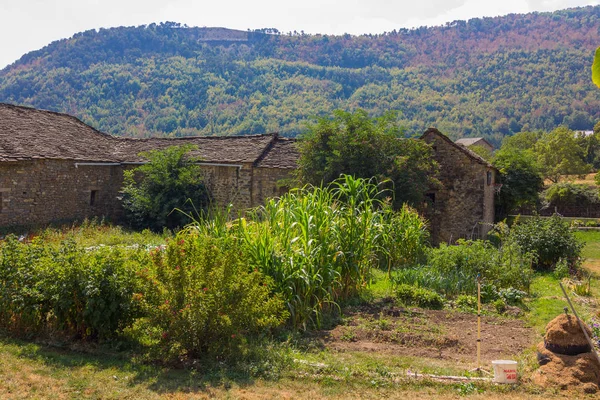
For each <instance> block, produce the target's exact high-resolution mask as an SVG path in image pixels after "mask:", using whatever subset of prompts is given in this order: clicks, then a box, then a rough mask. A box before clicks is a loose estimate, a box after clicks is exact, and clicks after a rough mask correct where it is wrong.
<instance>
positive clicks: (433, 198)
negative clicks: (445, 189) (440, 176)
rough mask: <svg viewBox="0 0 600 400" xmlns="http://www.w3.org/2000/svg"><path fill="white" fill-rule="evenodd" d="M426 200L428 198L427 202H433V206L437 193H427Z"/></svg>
mask: <svg viewBox="0 0 600 400" xmlns="http://www.w3.org/2000/svg"><path fill="white" fill-rule="evenodd" d="M425 200H427V203H429V204H431V205H432V206H433V205H435V193H426V194H425Z"/></svg>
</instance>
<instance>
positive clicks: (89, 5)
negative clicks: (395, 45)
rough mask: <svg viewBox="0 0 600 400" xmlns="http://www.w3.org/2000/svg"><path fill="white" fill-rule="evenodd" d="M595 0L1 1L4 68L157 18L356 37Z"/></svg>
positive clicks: (191, 23)
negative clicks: (91, 34)
mask: <svg viewBox="0 0 600 400" xmlns="http://www.w3.org/2000/svg"><path fill="white" fill-rule="evenodd" d="M597 4H600V0H496V1H491V0H409V1H406V0H343V1H342V0H299V1H298V0H296V1H293V2H291V1H285V0H253V1H250V0H220V1H217V0H210V1H207V0H18V1H14V0H0V38H2V39H0V69H2V68H4V67H5V66H6V65H9V64H12V63H13V62H15V61H16V60H18V59H19V58H20V57H21V56H22V55H23V54H25V53H27V52H29V51H32V50H37V49H40V48H42V47H44V46H46V45H47V44H49V43H51V42H53V41H55V40H59V39H63V38H69V37H71V36H73V35H74V34H75V33H78V32H82V31H86V30H89V29H99V28H110V27H116V26H138V25H144V24H149V23H152V22H155V23H160V22H165V21H173V22H179V23H182V24H187V25H188V26H200V27H202V26H207V27H226V28H232V29H241V30H247V29H258V28H277V29H278V30H280V31H281V32H289V31H298V32H300V31H304V32H306V33H322V34H343V33H350V34H356V35H358V34H363V33H383V32H389V31H392V30H394V29H399V28H413V27H418V26H434V25H442V24H444V23H446V22H451V21H454V20H468V19H469V18H474V17H484V16H485V17H494V16H498V15H506V14H511V13H527V12H531V11H555V10H560V9H564V8H570V7H579V6H585V5H597Z"/></svg>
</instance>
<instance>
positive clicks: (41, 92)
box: [0, 7, 600, 144]
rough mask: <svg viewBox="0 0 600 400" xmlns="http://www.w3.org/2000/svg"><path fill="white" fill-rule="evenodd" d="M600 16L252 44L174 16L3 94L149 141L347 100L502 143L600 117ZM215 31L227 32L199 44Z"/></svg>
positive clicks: (599, 10)
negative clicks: (594, 69) (598, 78)
mask: <svg viewBox="0 0 600 400" xmlns="http://www.w3.org/2000/svg"><path fill="white" fill-rule="evenodd" d="M599 17H600V7H586V8H581V9H578V10H566V11H557V12H554V13H535V14H527V15H515V14H513V15H509V16H504V17H498V18H485V19H478V18H473V19H471V20H469V21H455V22H456V23H452V24H450V25H447V26H439V27H433V28H418V29H412V30H408V29H400V30H399V31H393V32H388V33H385V34H381V35H361V36H352V35H340V36H334V35H300V34H298V35H294V34H292V33H291V32H290V34H289V35H280V34H266V33H265V32H263V31H257V32H249V33H248V40H247V41H241V40H232V39H235V38H239V37H236V33H235V32H234V33H233V34H232V35H229V34H227V33H221V32H219V31H213V32H210V31H208V30H207V29H206V28H186V27H183V26H177V24H172V23H164V24H150V25H147V26H146V25H143V26H138V27H120V28H111V29H101V30H99V31H95V30H90V31H86V32H81V33H77V34H75V35H74V36H73V38H71V39H65V40H60V41H56V42H53V43H51V44H50V45H48V46H47V47H45V48H43V49H41V50H37V51H35V52H31V53H28V54H26V55H24V56H23V57H22V58H21V60H19V61H17V62H16V63H15V64H13V65H11V66H9V67H7V68H6V69H5V70H3V71H1V72H0V99H2V101H8V102H14V103H20V104H27V105H32V106H36V107H39V108H43V109H50V110H55V111H63V112H67V113H71V114H74V115H76V116H78V117H79V118H81V119H82V120H83V121H85V122H86V123H90V124H91V125H93V126H94V127H96V128H98V129H101V130H103V131H107V132H110V133H115V134H122V135H125V134H126V135H136V136H148V135H168V136H185V135H191V134H220V135H223V134H242V133H245V134H250V133H264V132H268V131H273V130H279V131H280V132H281V133H282V134H284V135H286V136H293V135H297V134H299V133H300V132H302V129H303V126H304V123H305V122H306V121H307V120H309V118H311V117H312V116H315V115H316V116H323V115H328V114H330V113H331V112H333V110H335V109H338V108H341V109H355V108H356V107H362V108H364V109H366V110H367V111H368V112H369V113H370V114H371V115H383V114H384V113H385V112H386V110H390V109H393V110H402V112H403V114H402V116H401V120H400V123H401V124H403V125H405V126H406V127H407V130H408V132H409V133H410V134H420V133H422V131H423V128H424V127H427V126H435V127H438V128H439V129H440V130H441V131H443V132H445V133H448V134H450V135H451V136H452V137H458V136H465V135H469V136H485V137H486V138H487V139H489V140H491V141H492V142H494V143H496V144H497V143H500V141H501V140H502V137H504V136H505V135H510V134H512V133H516V132H520V131H521V130H529V129H544V130H551V129H553V128H554V127H555V126H557V125H558V124H561V123H563V122H564V123H568V124H569V127H570V128H571V129H586V126H584V127H583V128H581V127H580V126H581V124H585V123H587V124H588V126H587V129H589V128H590V127H591V126H592V124H593V122H592V121H595V120H596V119H597V116H598V109H599V108H600V93H599V91H594V90H591V88H592V87H593V84H592V83H591V82H590V80H589V74H586V73H583V71H589V64H590V62H589V59H590V55H591V51H592V48H591V47H590V43H594V42H597V40H594V38H595V37H596V36H594V35H596V27H597V24H598V19H599ZM245 34H246V33H244V35H245ZM207 35H208V36H211V37H214V35H223V36H224V37H223V40H221V41H208V42H207V41H204V40H198V38H202V37H206V36H207ZM590 35H592V38H591V39H590ZM457 43H464V44H465V45H464V46H457V45H456V44H457ZM490 43H493V45H490ZM65 99H68V101H67V100H65ZM577 113H579V116H578V115H577ZM575 117H577V118H575ZM582 117H583V118H582ZM586 121H587V122H586Z"/></svg>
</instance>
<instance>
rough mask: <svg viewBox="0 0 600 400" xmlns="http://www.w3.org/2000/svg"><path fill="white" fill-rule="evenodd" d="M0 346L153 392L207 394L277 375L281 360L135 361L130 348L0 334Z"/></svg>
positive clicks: (51, 364)
mask: <svg viewBox="0 0 600 400" xmlns="http://www.w3.org/2000/svg"><path fill="white" fill-rule="evenodd" d="M0 348H3V350H4V351H6V352H9V353H10V354H12V355H13V356H15V357H17V358H22V359H27V360H31V361H33V362H35V363H39V364H43V365H45V366H48V367H50V368H52V369H54V370H55V371H61V370H62V371H65V370H66V371H73V370H76V369H86V370H90V371H91V372H89V374H90V375H89V376H88V377H86V378H85V379H86V380H91V379H94V377H93V375H95V374H106V375H109V376H112V375H113V374H114V375H115V376H114V378H115V379H121V378H123V379H127V385H128V386H130V387H132V386H136V385H138V384H144V385H145V386H146V387H147V388H148V389H149V390H151V391H154V392H156V393H172V392H185V393H195V392H202V393H205V394H210V391H211V388H225V389H228V388H229V387H230V386H232V385H233V384H235V385H237V386H239V387H246V386H249V385H252V384H253V383H254V382H255V379H256V378H257V377H261V378H264V379H277V377H278V376H277V374H278V373H279V371H281V368H282V364H281V360H279V362H277V361H273V360H272V359H269V358H268V357H267V359H266V360H265V359H262V360H261V359H258V360H250V361H242V362H237V363H226V362H217V361H214V360H196V361H195V362H192V363H190V365H187V366H186V367H179V368H177V367H173V366H165V365H159V364H158V363H156V364H152V363H145V362H142V361H138V357H137V356H136V355H135V354H134V353H133V352H130V351H121V352H118V351H114V350H112V349H110V348H105V347H102V346H93V345H72V346H71V347H70V348H67V347H61V346H53V345H47V344H40V343H34V342H31V341H26V340H21V339H15V338H11V337H9V336H6V335H5V334H0Z"/></svg>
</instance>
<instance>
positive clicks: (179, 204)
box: [122, 146, 210, 232]
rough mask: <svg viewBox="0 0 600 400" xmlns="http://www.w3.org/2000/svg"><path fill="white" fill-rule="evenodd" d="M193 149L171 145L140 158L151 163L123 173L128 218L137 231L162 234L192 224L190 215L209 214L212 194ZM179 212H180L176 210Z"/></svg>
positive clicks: (124, 205)
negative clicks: (204, 212)
mask: <svg viewBox="0 0 600 400" xmlns="http://www.w3.org/2000/svg"><path fill="white" fill-rule="evenodd" d="M193 149H194V146H172V147H168V148H166V149H164V150H152V151H149V152H146V153H142V154H141V155H142V156H144V157H146V158H147V159H148V160H149V162H148V163H147V164H144V165H141V166H139V167H137V168H135V169H132V170H127V171H125V172H124V174H123V189H122V190H123V208H124V210H125V218H126V219H127V221H128V222H129V224H130V225H131V226H133V227H134V228H136V229H144V228H150V229H152V230H154V231H157V232H160V231H162V230H163V229H164V228H168V229H174V228H177V227H182V226H184V225H185V224H187V223H189V222H191V220H190V218H189V217H188V215H190V214H194V215H195V213H199V212H203V211H206V209H207V208H208V205H209V203H210V193H209V192H208V189H207V187H206V185H205V184H204V180H203V174H202V170H201V168H200V166H199V165H197V164H196V161H198V160H197V159H193V158H191V157H190V156H189V153H190V152H191V151H192V150H193ZM176 209H178V210H180V211H177V210H176Z"/></svg>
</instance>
